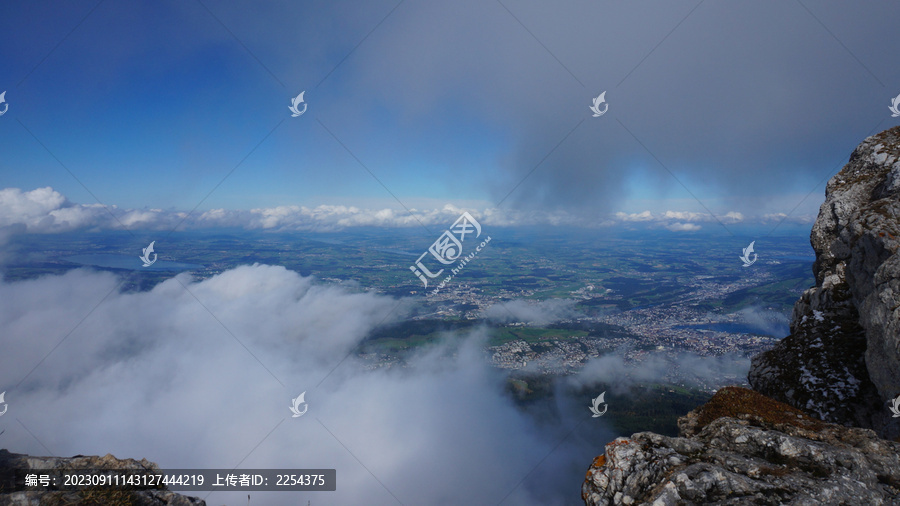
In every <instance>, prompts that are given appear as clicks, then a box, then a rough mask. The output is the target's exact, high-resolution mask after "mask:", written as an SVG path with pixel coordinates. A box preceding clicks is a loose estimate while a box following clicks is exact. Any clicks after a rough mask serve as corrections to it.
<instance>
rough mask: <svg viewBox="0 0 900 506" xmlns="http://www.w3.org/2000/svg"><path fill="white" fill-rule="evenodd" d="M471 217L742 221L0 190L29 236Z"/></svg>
mask: <svg viewBox="0 0 900 506" xmlns="http://www.w3.org/2000/svg"><path fill="white" fill-rule="evenodd" d="M463 211H468V212H469V213H471V214H472V216H474V217H475V218H476V219H477V220H479V222H481V223H482V224H483V225H488V226H498V227H503V226H533V225H549V226H574V227H589V228H591V227H611V226H616V225H621V224H640V223H643V224H645V225H647V226H650V227H653V228H656V227H658V228H667V229H669V230H672V231H678V232H682V231H696V230H699V229H700V226H699V225H696V224H697V223H712V222H716V221H721V222H722V223H727V224H731V223H740V222H744V221H746V219H745V217H744V215H743V214H741V213H739V212H735V211H730V212H727V213H724V214H720V215H717V216H712V215H710V214H708V213H698V212H692V211H675V210H667V211H664V212H660V213H653V212H651V211H649V210H645V211H642V212H639V213H624V212H617V213H614V214H611V215H606V216H600V217H591V218H590V219H588V218H586V217H584V216H580V215H576V214H572V213H569V212H566V211H562V210H555V211H542V212H538V211H528V210H513V209H505V208H494V207H483V208H481V209H477V208H469V207H467V208H463V207H457V206H454V205H451V204H447V205H444V206H443V207H440V208H431V209H416V208H411V209H410V210H409V212H407V210H405V209H399V208H363V207H356V206H347V205H328V204H322V205H318V206H315V207H307V206H300V205H285V206H275V207H266V208H255V209H250V210H231V209H210V210H207V211H203V212H197V213H194V214H191V215H188V213H186V212H183V211H172V210H162V209H120V208H118V207H116V206H114V205H111V206H106V207H104V206H102V205H100V204H75V203H71V202H69V201H68V200H67V199H66V198H65V197H64V196H63V195H62V194H60V193H59V192H57V191H55V190H53V189H52V188H50V187H46V188H38V189H36V190H32V191H27V192H23V191H22V190H20V189H18V188H7V189H4V190H0V228H2V227H9V226H13V225H24V226H25V231H26V232H27V233H57V232H68V231H72V230H81V229H122V228H129V229H134V230H171V229H174V228H175V227H176V226H180V227H181V228H186V229H201V228H215V227H228V228H243V229H246V230H271V231H323V232H325V231H334V230H341V229H346V228H354V227H419V226H422V225H424V226H426V227H429V228H431V229H433V231H435V232H438V231H440V230H442V229H444V228H445V227H447V226H449V225H450V224H451V223H453V221H454V220H456V218H457V217H459V215H460V214H461V213H462V212H463ZM784 216H786V215H784V214H767V215H764V216H763V217H762V218H761V221H762V222H763V223H768V222H771V221H778V220H780V219H781V218H783V217H784ZM790 220H791V221H792V222H797V223H809V222H811V221H812V218H811V217H808V216H803V217H793V218H790Z"/></svg>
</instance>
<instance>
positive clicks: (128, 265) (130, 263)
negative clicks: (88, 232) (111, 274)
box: [63, 253, 203, 271]
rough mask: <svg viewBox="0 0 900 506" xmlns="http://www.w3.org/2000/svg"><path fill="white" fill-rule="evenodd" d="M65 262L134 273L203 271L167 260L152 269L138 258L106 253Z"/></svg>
mask: <svg viewBox="0 0 900 506" xmlns="http://www.w3.org/2000/svg"><path fill="white" fill-rule="evenodd" d="M63 260H65V261H67V262H72V263H75V264H81V265H90V266H93V267H104V268H106V269H130V270H134V271H187V270H192V269H202V268H203V266H202V265H200V264H188V263H183V262H167V261H165V260H157V261H156V262H154V263H153V265H151V266H150V267H144V266H143V265H144V262H142V261H141V259H140V258H138V255H135V256H133V257H129V256H125V255H110V254H106V253H96V254H88V255H75V256H71V257H66V258H64V259H63Z"/></svg>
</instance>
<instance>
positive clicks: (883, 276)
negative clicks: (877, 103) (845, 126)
mask: <svg viewBox="0 0 900 506" xmlns="http://www.w3.org/2000/svg"><path fill="white" fill-rule="evenodd" d="M825 195H826V196H825V203H823V204H822V207H821V208H820V209H819V216H818V218H817V219H816V223H815V225H813V229H812V234H811V236H810V242H811V243H812V246H813V249H815V251H816V262H815V264H814V265H813V271H814V274H815V277H816V286H815V287H813V288H810V289H809V290H807V291H806V292H805V293H804V294H803V296H802V297H801V298H800V300H799V301H798V302H797V304H796V305H795V306H794V312H793V317H792V321H791V335H790V336H788V337H787V338H785V339H784V340H782V341H781V342H780V343H779V344H778V345H777V346H775V347H774V348H773V349H772V350H770V351H768V352H765V353H762V354H760V355H758V356H756V357H754V359H753V362H752V366H751V369H750V374H749V375H748V379H749V381H750V385H751V386H752V387H753V388H754V389H755V390H757V391H759V392H761V393H763V394H765V395H767V396H769V397H772V398H774V399H777V400H780V401H783V402H785V403H787V404H790V405H792V406H795V407H798V408H801V409H804V410H806V411H808V412H810V413H813V414H815V415H816V416H818V417H820V418H821V419H823V420H826V421H829V422H834V423H839V424H843V425H852V426H857V427H867V428H871V429H874V430H875V431H876V432H877V433H878V434H879V435H881V436H882V437H886V438H891V439H893V438H895V437H897V436H898V435H900V418H892V416H891V412H890V411H889V410H888V404H887V403H888V401H889V400H890V399H892V398H894V397H896V396H897V395H898V394H900V255H898V254H897V252H898V248H900V127H895V128H892V129H890V130H886V131H884V132H882V133H880V134H878V135H874V136H872V137H869V138H868V139H866V140H865V141H863V143H862V144H860V145H859V146H858V147H857V148H856V150H854V151H853V154H852V155H851V156H850V161H849V163H847V165H845V166H844V168H843V169H842V170H841V171H840V172H839V173H838V174H837V175H835V176H834V177H833V178H831V180H830V181H829V182H828V186H827V188H826V193H825Z"/></svg>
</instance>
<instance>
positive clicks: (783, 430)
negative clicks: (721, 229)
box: [582, 127, 900, 506]
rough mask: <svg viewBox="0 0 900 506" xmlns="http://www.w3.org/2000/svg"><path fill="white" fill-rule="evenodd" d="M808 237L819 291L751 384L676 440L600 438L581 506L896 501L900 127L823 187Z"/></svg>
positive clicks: (726, 393) (709, 407)
mask: <svg viewBox="0 0 900 506" xmlns="http://www.w3.org/2000/svg"><path fill="white" fill-rule="evenodd" d="M810 242H811V243H812V246H813V249H814V250H815V252H816V261H815V263H814V265H813V271H814V274H815V279H816V286H814V287H813V288H810V289H809V290H807V291H806V292H804V293H803V295H802V297H801V298H800V300H799V301H798V302H797V303H796V304H795V306H794V311H793V316H792V321H791V334H790V335H789V336H788V337H786V338H784V339H783V340H782V341H780V342H779V343H778V344H777V345H776V346H775V347H774V348H773V349H772V350H770V351H767V352H765V353H762V354H760V355H757V356H756V357H754V358H753V360H752V365H751V369H750V373H749V375H748V379H749V381H750V384H751V385H752V386H753V388H754V389H755V391H754V390H747V389H742V388H737V387H729V388H724V389H722V390H720V391H719V392H717V393H716V395H714V396H713V398H712V399H711V400H710V401H709V402H708V403H707V404H705V405H703V406H701V407H700V408H698V409H696V410H694V411H692V412H691V413H689V414H688V415H687V416H685V417H683V418H681V419H679V429H680V437H666V436H661V435H658V434H653V433H650V432H641V433H638V434H634V435H633V436H631V437H630V438H619V439H616V440H615V441H613V442H612V443H609V444H607V445H606V453H605V454H604V455H601V456H599V457H597V458H596V459H594V463H593V464H592V465H591V467H590V469H589V470H588V472H587V476H586V478H585V481H584V485H583V486H582V498H583V499H584V501H585V503H586V504H588V505H600V504H604V505H606V504H617V505H618V504H652V505H654V506H665V505H676V504H677V505H682V504H688V505H690V504H773V505H774V504H796V505H807V504H809V505H812V504H847V505H850V504H854V505H855V504H873V505H881V504H885V505H887V504H894V505H900V443H898V442H897V441H900V437H898V436H900V418H894V417H892V413H891V411H890V410H889V409H888V401H889V400H890V399H892V398H894V397H897V396H898V395H900V255H898V250H900V127H895V128H892V129H890V130H886V131H884V132H882V133H880V134H878V135H875V136H872V137H869V138H868V139H866V140H865V141H863V143H862V144H860V145H859V147H857V148H856V150H854V151H853V154H852V155H851V156H850V161H849V163H847V165H846V166H844V168H843V169H842V170H841V171H840V172H839V173H838V174H837V175H835V176H834V177H833V178H832V179H831V180H830V181H829V182H828V186H827V188H826V197H825V203H824V204H822V207H821V208H820V210H819V216H818V218H817V219H816V223H815V225H814V226H813V229H812V233H811V236H810ZM892 439H893V440H894V441H891V440H892Z"/></svg>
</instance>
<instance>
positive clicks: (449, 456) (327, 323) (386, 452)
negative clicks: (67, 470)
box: [0, 265, 602, 505]
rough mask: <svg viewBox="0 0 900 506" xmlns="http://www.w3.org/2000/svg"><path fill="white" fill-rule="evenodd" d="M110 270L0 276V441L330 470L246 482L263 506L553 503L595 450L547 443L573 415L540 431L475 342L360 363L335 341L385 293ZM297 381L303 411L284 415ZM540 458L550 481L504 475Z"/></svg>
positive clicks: (358, 329)
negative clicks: (133, 288) (275, 483)
mask: <svg viewBox="0 0 900 506" xmlns="http://www.w3.org/2000/svg"><path fill="white" fill-rule="evenodd" d="M120 282H121V280H120V279H119V278H116V277H114V276H113V275H111V274H108V273H98V272H94V271H89V270H83V269H79V270H73V271H70V272H68V273H67V274H65V275H61V276H46V277H42V278H39V279H35V280H30V281H21V282H15V283H8V282H2V281H0V299H2V300H4V301H7V302H6V303H4V304H3V305H2V306H0V328H3V329H4V332H3V333H2V335H0V349H2V350H3V353H2V354H0V385H3V386H2V388H3V389H4V390H5V391H6V401H7V403H8V405H9V412H8V413H7V415H6V416H4V417H3V418H2V419H0V428H2V429H4V430H5V431H6V432H5V433H4V434H3V436H2V438H3V439H2V441H0V445H2V446H3V447H4V448H9V449H10V450H12V451H18V452H23V453H29V454H35V455H42V454H48V453H50V454H54V455H61V456H65V455H74V454H86V455H90V454H100V455H103V454H106V453H112V454H114V455H116V456H117V457H120V458H124V457H137V458H147V459H149V460H152V461H156V462H158V463H159V464H160V465H162V466H164V467H169V468H177V467H182V468H229V469H230V468H232V467H234V466H238V465H240V466H241V467H245V468H253V467H264V468H293V469H302V468H335V469H337V476H338V483H339V484H338V491H337V492H329V493H318V494H306V495H302V497H301V496H300V495H298V494H269V495H264V494H253V496H254V498H255V499H254V501H258V500H259V499H258V496H263V502H262V503H264V504H273V505H278V504H291V505H293V504H298V503H304V504H305V501H306V500H307V499H311V500H312V502H313V503H314V504H315V503H319V502H327V503H335V504H355V503H359V502H360V501H362V502H365V503H366V504H396V500H395V499H394V497H392V494H393V495H395V496H396V497H397V498H398V499H400V501H401V502H402V503H404V504H445V503H456V504H480V503H491V504H495V503H497V502H499V501H500V500H501V499H503V497H504V496H505V495H506V494H508V493H509V494H510V495H509V497H508V498H507V502H508V503H509V504H524V505H528V504H535V505H536V504H565V503H571V502H573V501H574V500H577V494H578V482H579V481H580V475H581V468H583V467H584V466H585V465H586V464H585V463H586V462H589V461H590V458H591V457H592V455H591V454H592V453H596V452H597V451H598V447H597V446H596V445H584V446H582V447H580V448H578V447H576V445H575V443H577V442H578V441H579V439H580V438H581V436H579V435H575V437H574V438H572V439H570V441H569V443H566V444H564V445H562V446H560V447H558V448H556V449H555V450H554V448H555V446H556V443H557V442H558V441H559V440H560V439H561V438H562V437H563V436H565V433H564V431H565V430H568V427H570V426H574V422H573V423H572V424H568V425H565V426H555V427H549V428H547V427H543V428H541V427H538V426H537V425H535V421H534V420H533V419H532V418H530V417H527V416H524V415H523V414H522V413H520V412H519V411H518V410H517V409H516V408H514V406H513V405H512V404H511V402H510V400H509V399H508V398H507V397H506V396H505V395H504V394H503V393H502V392H503V379H502V376H499V375H498V373H497V372H496V371H494V370H493V369H491V368H490V367H489V366H488V365H487V364H486V362H485V359H484V356H483V353H482V352H481V344H482V343H481V342H480V340H479V338H478V336H470V337H469V338H468V339H466V340H463V341H461V342H462V343H463V344H462V345H459V343H457V345H459V346H455V347H454V352H453V353H451V352H449V351H448V350H447V349H444V348H442V347H438V348H435V349H433V350H431V351H430V352H428V353H427V354H424V355H421V356H418V357H417V358H414V359H413V360H411V361H410V367H408V368H404V369H390V370H388V369H380V370H375V371H366V369H365V368H364V367H362V366H361V364H359V363H357V360H356V358H355V355H352V354H351V351H352V350H353V348H354V347H355V346H356V344H357V343H358V342H359V341H360V340H361V339H362V338H363V337H364V336H365V335H366V334H367V333H368V332H369V331H370V330H371V329H372V328H374V327H375V326H376V325H377V324H378V323H379V322H380V321H382V320H384V321H386V322H390V321H393V320H396V319H397V318H400V317H401V316H402V312H403V307H402V305H401V306H400V307H399V308H398V309H397V310H396V311H395V313H393V314H392V310H394V308H395V306H396V305H397V301H396V300H394V299H391V298H388V297H384V296H379V295H373V294H370V293H354V292H351V291H348V290H347V289H344V288H338V287H335V286H329V285H319V284H316V283H314V282H313V281H312V280H311V279H310V278H306V277H302V276H300V275H298V274H296V273H294V272H291V271H288V270H286V269H284V268H282V267H273V266H266V265H252V266H242V267H238V268H235V269H233V270H230V271H226V272H223V273H222V274H219V275H217V276H214V277H212V278H209V279H206V280H204V281H194V280H192V279H191V277H190V276H189V275H187V274H181V275H179V276H178V277H177V278H173V279H169V280H167V281H165V282H163V283H160V284H159V285H157V286H156V287H154V288H153V289H152V290H151V291H148V292H140V293H121V292H120V291H119V290H118V287H119V283H120ZM85 315H87V317H85ZM73 329H74V330H73ZM348 354H350V356H349V358H347V359H346V360H344V362H343V363H341V361H342V359H344V357H348ZM336 366H338V367H337V368H336V369H335V367H336ZM332 370H333V372H331V373H330V371H332ZM329 373H330V374H329ZM23 379H24V380H23ZM323 379H324V381H323ZM304 391H305V392H306V401H307V402H308V405H309V410H308V412H307V414H305V415H304V416H303V417H300V418H291V417H290V411H289V410H288V406H289V405H290V401H291V399H292V398H294V397H296V396H297V395H298V394H299V393H300V392H304ZM585 413H587V411H585ZM17 421H18V422H21V425H20V424H19V423H18V422H17ZM597 427H600V426H597ZM26 429H27V430H26ZM594 430H602V429H599V428H595V429H594ZM551 452H553V456H552V457H551V458H550V459H549V460H548V461H547V462H552V463H553V466H554V469H555V470H559V471H560V472H561V473H562V474H563V475H564V476H565V478H564V479H563V480H562V482H559V481H557V482H549V483H547V482H542V481H541V480H537V481H535V480H529V481H526V482H525V483H524V484H522V485H521V486H518V485H519V483H520V481H521V480H522V479H523V478H525V477H526V476H527V475H528V473H529V472H530V471H531V470H532V469H534V467H535V466H536V465H537V464H538V462H540V461H541V459H543V458H544V457H545V456H547V455H548V454H550V453H551ZM563 471H564V472H563ZM547 472H550V470H548V471H547ZM539 474H540V472H539ZM435 477H440V479H435ZM379 482H380V483H379ZM382 484H383V485H384V486H382ZM461 484H465V485H464V486H463V485H461ZM238 496H241V497H238ZM209 500H210V504H221V503H228V504H239V503H241V501H245V500H246V498H245V497H243V496H242V495H241V494H236V495H233V496H229V495H228V494H221V493H216V494H215V495H213V496H211V497H210V498H209Z"/></svg>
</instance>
